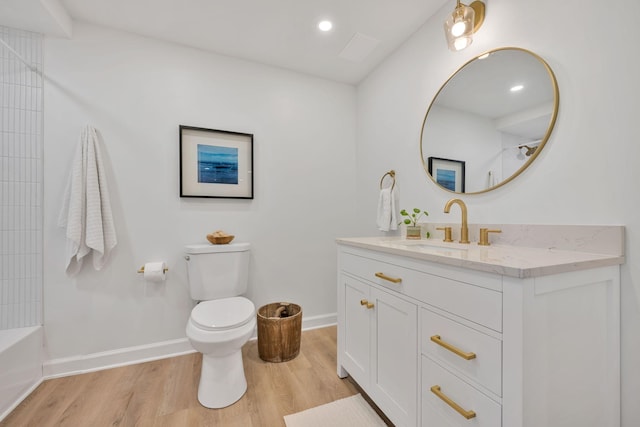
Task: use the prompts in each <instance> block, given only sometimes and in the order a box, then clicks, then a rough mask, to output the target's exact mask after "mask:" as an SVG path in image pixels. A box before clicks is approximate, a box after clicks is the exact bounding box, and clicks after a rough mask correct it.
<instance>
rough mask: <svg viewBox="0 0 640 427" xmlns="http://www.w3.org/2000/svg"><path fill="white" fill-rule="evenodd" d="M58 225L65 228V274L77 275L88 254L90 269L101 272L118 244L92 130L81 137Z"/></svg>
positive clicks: (100, 157) (103, 174)
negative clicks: (91, 256) (91, 265)
mask: <svg viewBox="0 0 640 427" xmlns="http://www.w3.org/2000/svg"><path fill="white" fill-rule="evenodd" d="M58 225H59V226H60V227H66V237H67V250H66V261H67V265H66V272H67V274H68V275H70V276H74V275H76V274H77V273H78V272H79V271H80V269H81V268H82V262H83V260H84V258H85V257H86V256H87V255H89V254H90V253H91V254H92V255H93V267H94V268H95V269H96V270H100V269H101V268H102V267H103V266H104V265H105V263H106V262H107V259H108V258H109V253H110V252H111V250H112V249H113V248H114V247H115V246H116V244H117V238H116V229H115V225H114V223H113V215H112V213H111V203H110V201H109V190H108V188H107V178H106V173H105V169H104V165H103V163H102V155H101V153H100V147H99V144H98V135H97V132H96V130H95V129H94V128H93V127H91V126H85V127H84V128H83V129H82V132H81V134H80V141H79V143H78V146H77V148H76V153H75V156H74V159H73V166H72V168H71V173H70V174H69V180H68V182H67V188H66V190H65V196H64V202H63V206H62V209H61V211H60V216H59V218H58Z"/></svg>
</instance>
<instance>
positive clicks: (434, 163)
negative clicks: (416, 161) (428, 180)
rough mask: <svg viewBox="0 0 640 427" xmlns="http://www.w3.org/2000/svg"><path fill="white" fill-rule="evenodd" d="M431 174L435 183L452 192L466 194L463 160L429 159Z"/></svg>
mask: <svg viewBox="0 0 640 427" xmlns="http://www.w3.org/2000/svg"><path fill="white" fill-rule="evenodd" d="M428 167H429V173H430V174H431V177H432V178H433V180H434V181H435V182H437V183H438V184H440V185H441V186H443V187H444V188H446V189H447V190H450V191H455V192H456V193H464V162H463V161H461V160H451V159H442V158H440V157H429V158H428Z"/></svg>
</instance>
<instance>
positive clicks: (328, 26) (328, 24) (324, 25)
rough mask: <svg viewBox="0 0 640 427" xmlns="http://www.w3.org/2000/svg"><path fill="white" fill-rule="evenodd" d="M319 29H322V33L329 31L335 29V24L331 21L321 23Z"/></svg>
mask: <svg viewBox="0 0 640 427" xmlns="http://www.w3.org/2000/svg"><path fill="white" fill-rule="evenodd" d="M318 28H319V29H320V31H329V30H330V29H331V28H333V24H332V23H331V21H320V23H319V24H318Z"/></svg>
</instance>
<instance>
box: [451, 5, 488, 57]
mask: <svg viewBox="0 0 640 427" xmlns="http://www.w3.org/2000/svg"><path fill="white" fill-rule="evenodd" d="M457 1H458V4H457V5H456V8H455V10H454V11H453V13H452V14H451V15H449V17H448V18H447V20H446V21H445V22H444V33H445V35H446V37H447V45H448V46H449V49H451V50H453V51H458V50H462V49H464V48H466V47H467V46H469V45H470V44H471V42H472V41H473V33H475V32H476V31H478V29H479V28H480V27H481V26H482V23H483V22H484V10H485V6H484V2H482V1H480V0H476V1H474V2H472V3H471V4H470V5H469V6H467V5H465V4H462V3H460V0H457Z"/></svg>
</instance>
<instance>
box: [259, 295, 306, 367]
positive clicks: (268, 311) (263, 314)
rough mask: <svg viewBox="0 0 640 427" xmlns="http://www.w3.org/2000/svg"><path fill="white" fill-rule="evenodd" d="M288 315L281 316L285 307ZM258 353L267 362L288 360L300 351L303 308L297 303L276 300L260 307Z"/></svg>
mask: <svg viewBox="0 0 640 427" xmlns="http://www.w3.org/2000/svg"><path fill="white" fill-rule="evenodd" d="M282 307H285V308H286V312H287V313H288V317H279V314H280V312H281V311H283V308H282ZM257 320H258V322H257V323H258V325H257V326H258V354H259V355H260V359H262V360H264V361H267V362H286V361H287V360H291V359H293V358H295V357H296V356H297V355H298V353H300V337H301V335H302V309H301V308H300V306H299V305H297V304H291V303H288V302H275V303H271V304H267V305H263V306H262V307H260V309H258V314H257Z"/></svg>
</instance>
